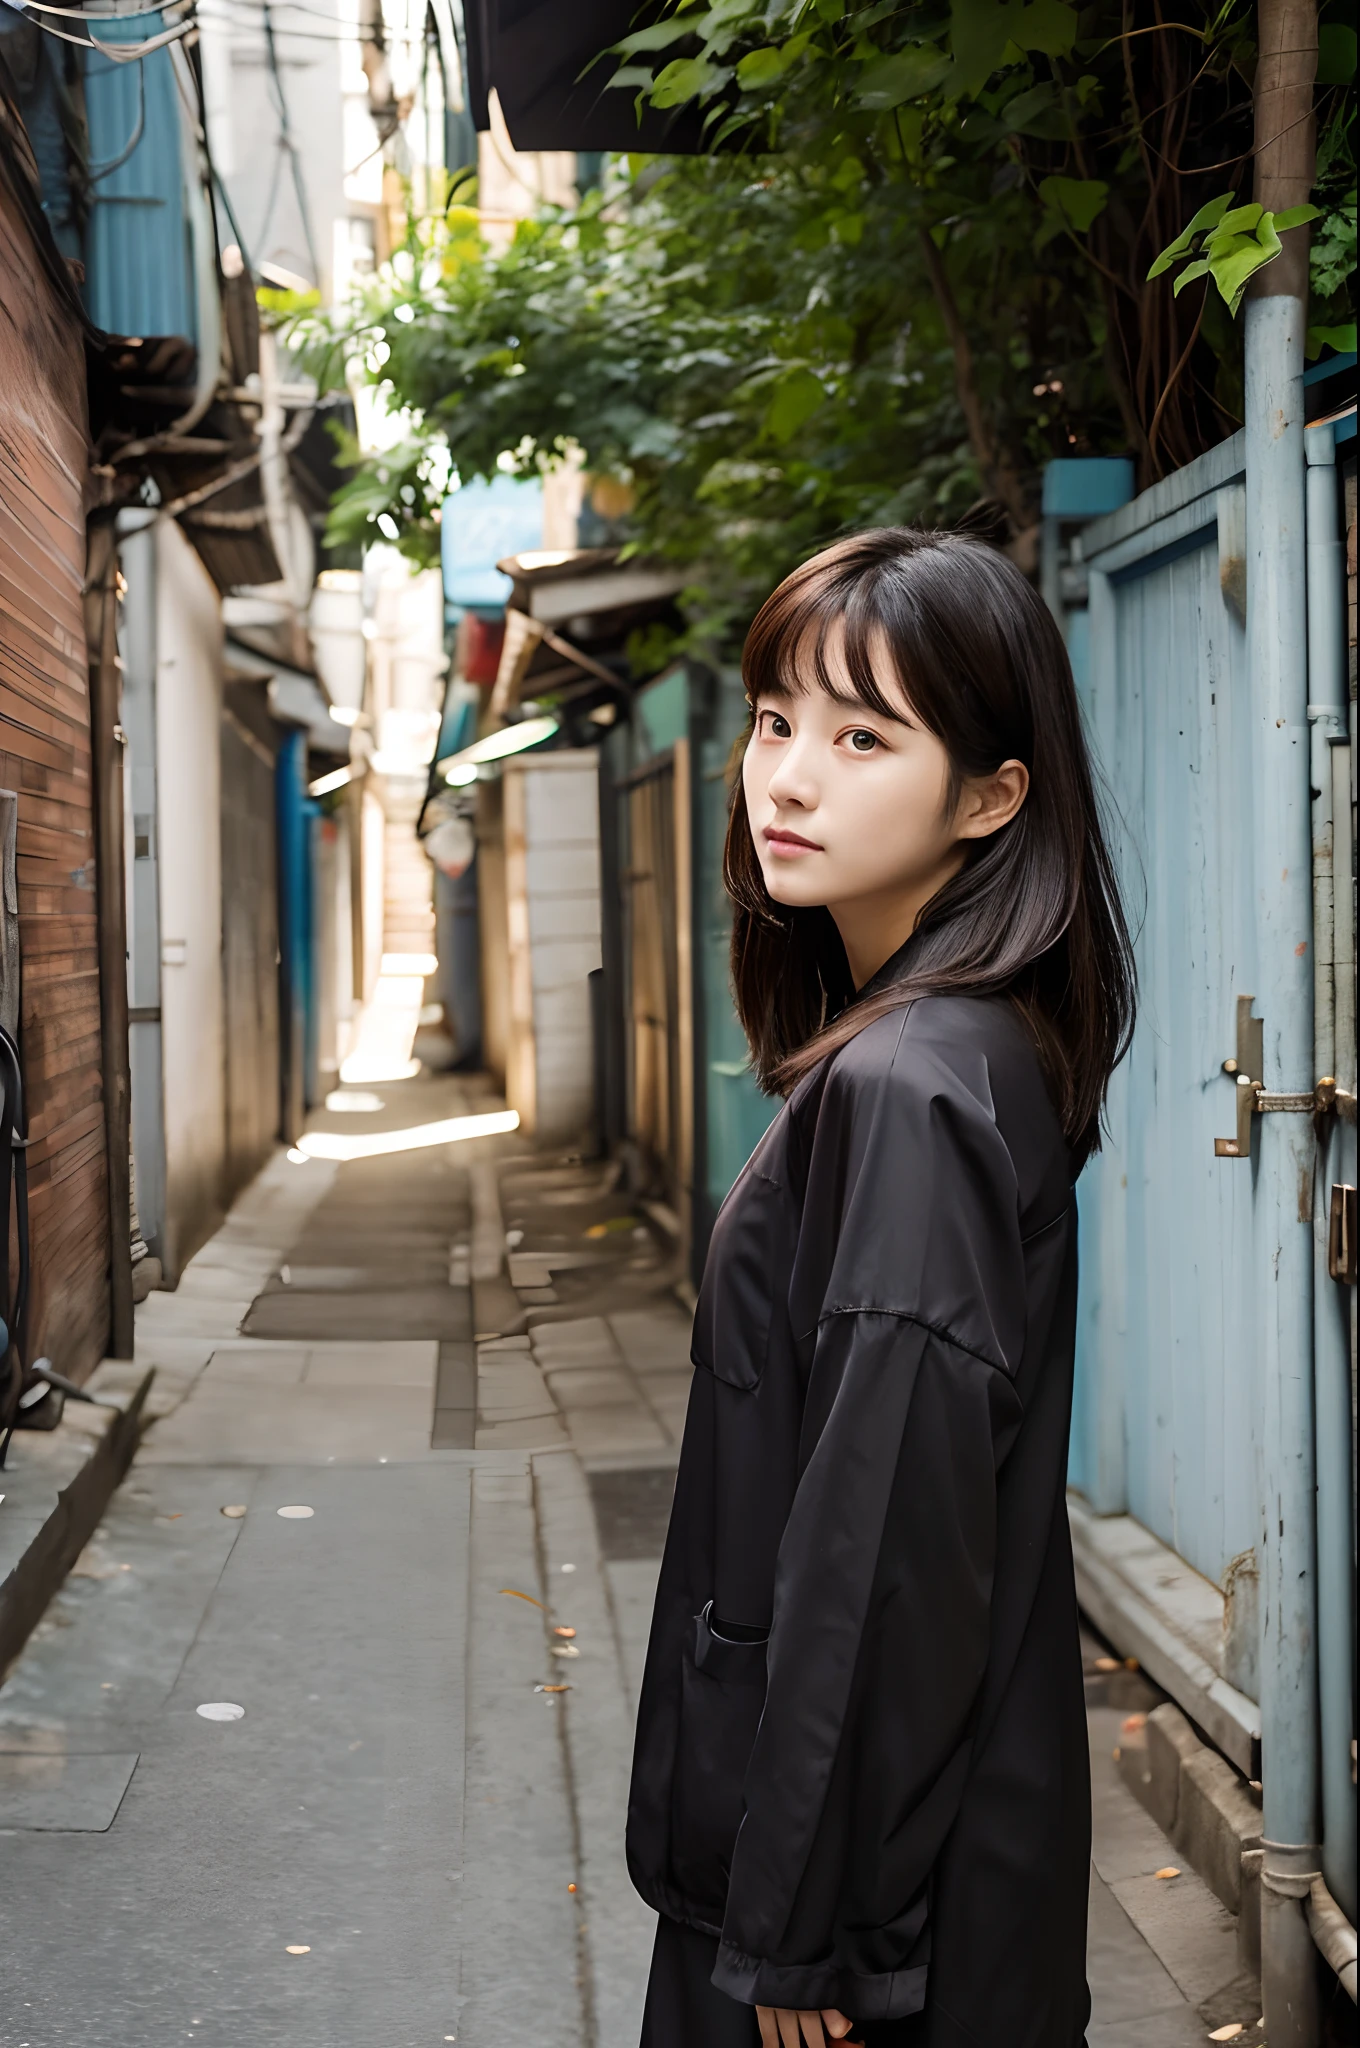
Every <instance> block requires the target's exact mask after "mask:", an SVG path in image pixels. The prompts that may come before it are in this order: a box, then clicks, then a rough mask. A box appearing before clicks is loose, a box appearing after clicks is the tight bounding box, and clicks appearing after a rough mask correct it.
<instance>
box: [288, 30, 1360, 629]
mask: <svg viewBox="0 0 1360 2048" xmlns="http://www.w3.org/2000/svg"><path fill="white" fill-rule="evenodd" d="M1339 11H1340V10H1339V6H1338V5H1337V4H1336V0H1329V4H1328V6H1327V7H1325V8H1324V15H1325V17H1326V18H1325V19H1324V24H1323V65H1324V68H1323V72H1322V74H1321V75H1322V76H1323V78H1324V80H1327V79H1330V78H1331V77H1332V75H1333V73H1334V72H1335V71H1337V70H1338V68H1344V66H1345V64H1346V63H1347V62H1348V61H1349V62H1350V63H1351V65H1352V68H1353V61H1354V57H1353V37H1352V41H1351V43H1349V44H1347V43H1346V41H1345V37H1344V35H1337V34H1334V33H1333V32H1332V31H1333V29H1335V28H1339V27H1341V26H1343V25H1342V24H1340V23H1339V22H1334V21H1332V20H1331V18H1330V17H1331V14H1332V13H1334V12H1335V13H1339ZM1139 21H1140V26H1139V28H1138V29H1137V30H1136V31H1130V30H1129V29H1128V27H1127V21H1126V10H1125V8H1124V7H1123V5H1122V4H1116V0H1088V4H1086V5H1084V6H1082V7H1080V8H1078V7H1077V6H1075V5H1070V4H1068V0H712V4H705V0H677V4H675V5H674V6H673V8H672V9H671V10H670V11H668V12H666V13H665V14H663V15H662V17H661V19H660V20H655V21H652V22H650V23H649V24H648V25H647V26H646V27H644V28H641V29H638V30H637V31H636V32H635V33H633V34H632V35H630V36H628V37H626V38H625V39H624V40H623V42H622V43H621V44H620V45H619V47H618V50H617V52H616V57H617V68H616V70H615V73H614V76H613V79H612V80H611V84H612V86H613V87H614V89H616V90H619V91H623V92H626V93H628V94H630V95H632V96H633V97H635V98H636V97H649V98H650V99H651V100H652V101H654V102H655V103H656V104H657V105H659V106H664V107H670V106H677V105H680V104H683V103H686V102H696V103H697V104H698V105H699V106H700V108H701V109H702V111H703V114H704V117H705V120H706V121H707V123H708V130H707V132H708V134H709V136H710V138H711V140H712V143H713V145H714V148H715V154H714V155H712V156H710V157H705V158H694V159H682V160H670V159H645V158H640V157H639V158H628V159H618V160H615V161H614V163H613V166H612V169H611V170H610V172H609V173H608V175H607V177H606V181H605V196H602V195H600V194H592V195H591V196H590V197H588V198H587V199H586V200H585V201H584V202H583V204H582V206H581V208H580V209H579V211H577V212H576V213H574V214H571V215H566V214H558V213H555V212H552V211H547V212H545V213H543V214H542V215H541V216H540V217H538V218H536V219H533V220H528V221H524V222H521V223H520V224H519V225H518V226H517V227H516V229H515V232H514V235H513V238H512V239H511V240H510V242H509V243H508V245H507V246H504V247H503V248H498V249H495V250H493V249H491V248H488V247H487V246H485V245H484V244H483V242H482V240H481V237H480V234H479V232H478V223H477V216H476V213H475V211H474V209H473V208H472V206H471V205H470V204H469V203H468V202H469V200H470V197H471V194H470V192H469V191H468V189H467V188H463V189H462V190H461V191H460V192H459V193H458V194H456V195H455V196H454V202H453V203H452V204H451V205H450V206H449V208H448V209H447V211H446V212H445V213H443V214H441V215H439V216H438V217H437V218H435V219H434V220H432V221H428V222H423V223H417V222H412V224H411V228H410V233H409V236H408V240H407V245H406V247H405V248H404V249H402V250H401V251H399V252H398V255H397V257H396V258H395V259H394V261H393V263H392V264H391V265H389V266H386V267H385V268H384V271H383V273H382V274H381V276H379V277H378V278H377V279H375V280H372V281H370V282H369V283H368V284H366V285H365V286H364V288H363V290H362V292H361V293H360V295H359V296H358V298H357V299H356V301H355V303H354V304H353V305H352V306H351V307H349V308H346V309H343V310H342V312H341V313H340V314H338V315H336V316H334V317H332V318H323V317H322V316H321V315H320V314H318V313H317V312H316V311H315V310H309V309H307V308H306V307H302V306H298V307H295V308H293V309H292V315H291V319H290V324H289V328H288V333H289V339H290V344H291V345H292V346H293V347H294V348H295V350H298V351H300V352H301V353H302V354H303V356H304V357H305V359H306V362H307V364H308V366H309V367H311V368H312V369H313V371H314V372H315V373H316V374H317V375H318V376H319V377H320V378H321V379H322V381H323V382H327V383H332V384H333V383H338V382H341V381H345V380H348V381H349V382H350V383H351V384H354V385H366V386H368V387H369V390H370V392H371V394H372V395H373V397H374V398H375V399H376V401H377V403H378V405H379V406H380V407H381V406H386V408H387V409H388V412H389V413H390V414H391V415H393V416H394V420H395V422H396V424H394V425H393V427H392V433H393V435H394V437H395V438H396V441H397V445H395V446H393V447H389V448H387V449H386V450H385V451H383V452H382V453H381V454H371V455H369V456H367V457H365V458H363V459H362V460H359V461H357V462H356V467H355V470H354V475H353V478H352V481H351V482H350V483H349V484H348V485H347V486H346V488H345V490H344V491H343V492H342V493H341V494H340V497H339V499H338V500H337V503H336V507H335V512H334V518H333V521H332V534H333V536H334V537H335V538H336V539H341V538H344V539H347V540H350V541H352V540H353V539H355V538H356V537H364V536H367V537H368V538H370V539H371V538H372V537H373V534H374V531H375V529H377V530H380V531H383V532H384V533H387V532H388V531H389V528H390V529H391V530H392V531H395V533H396V534H397V536H398V545H400V546H401V547H402V548H403V549H404V550H405V551H406V552H407V553H408V554H410V555H411V556H412V557H413V558H414V559H416V560H418V561H429V560H433V559H434V555H435V552H436V549H437V542H438V520H439V510H440V498H441V496H442V494H443V490H444V479H445V477H446V475H447V473H448V472H449V471H450V470H452V471H455V472H456V473H457V474H458V475H459V476H460V477H462V478H465V479H467V478H471V477H475V476H490V475H493V474H495V473H496V472H497V471H504V470H507V469H508V470H511V471H514V472H517V473H520V474H533V473H535V472H537V471H542V470H545V469H549V468H551V467H553V466H554V465H555V464H558V463H561V462H563V461H566V460H568V459H571V460H576V459H578V458H579V459H580V460H582V461H583V462H584V465H585V467H586V468H587V470H588V471H589V472H591V474H592V475H593V476H595V477H597V478H602V479H615V480H617V481H618V482H619V483H620V484H622V485H625V486H626V487H627V491H626V493H624V494H618V493H616V494H615V495H616V496H620V495H622V496H626V498H627V499H628V501H629V502H630V503H631V507H632V509H631V511H630V512H629V513H628V514H627V516H626V518H624V519H623V520H622V521H621V522H616V524H615V525H614V527H613V528H612V532H613V534H614V537H615V538H617V539H619V540H620V541H622V542H624V543H626V544H627V546H628V547H629V548H631V549H645V550H647V551H650V552H653V553H657V554H660V555H663V556H666V557H669V558H671V559H673V560H676V561H679V562H682V563H684V564H685V565H686V566H687V567H688V568H689V569H691V570H692V572H693V574H692V581H691V586H690V588H689V590H688V592H687V594H686V599H685V603H686V606H687V609H688V611H689V614H690V617H691V620H692V624H693V631H694V634H695V635H696V636H697V637H699V638H702V639H705V640H707V641H708V642H709V643H717V644H718V645H720V646H730V644H731V643H732V642H733V641H734V640H735V639H737V638H739V636H740V633H741V631H742V629H743V627H744V624H745V621H746V620H747V619H748V618H749V616H750V612H751V609H752V607H753V606H754V604H755V603H756V602H757V601H758V600H759V598H760V597H761V596H763V594H764V593H765V592H766V591H767V590H768V589H769V588H770V586H771V584H772V583H773V582H774V581H775V580H776V579H777V577H778V576H779V575H780V574H781V573H783V571H785V570H786V569H787V568H788V567H790V566H791V565H792V564H793V563H794V562H796V561H797V560H799V559H801V558H802V557H803V556H804V555H805V554H807V553H808V552H809V551H810V550H812V549H813V548H815V547H816V546H818V545H820V544H822V543H824V542H825V541H826V540H828V539H830V538H832V537H833V536H834V535H835V534H837V533H839V532H841V531H844V530H846V529H849V528H852V527H857V526H864V525H868V524H874V523H887V522H891V521H900V520H923V521H927V522H932V523H942V522H949V521H952V520H956V519H958V518H959V517H961V516H962V515H963V514H964V513H965V512H967V511H968V510H969V509H970V507H972V506H974V505H975V504H976V502H977V500H978V499H979V498H987V499H990V500H992V501H993V502H994V504H995V503H997V502H999V503H1000V504H1001V505H1002V506H1003V507H1004V509H1005V513H1006V516H1007V518H1008V519H1009V522H1010V525H1011V528H1012V530H1013V531H1014V532H1016V533H1019V532H1022V531H1023V530H1024V529H1025V528H1027V527H1028V526H1030V525H1031V524H1032V522H1033V521H1034V519H1035V518H1036V517H1037V505H1038V487H1039V478H1040V472H1041V470H1042V467H1043V465H1044V463H1045V462H1047V461H1048V460H1049V459H1051V458H1052V457H1053V456H1055V455H1069V454H1076V455H1082V454H1106V453H1123V452H1127V451H1129V450H1132V451H1133V452H1134V454H1135V456H1136V458H1137V460H1138V464H1139V469H1140V475H1141V477H1142V480H1143V481H1144V482H1146V481H1149V480H1151V478H1152V477H1153V476H1155V475H1157V474H1159V473H1162V472H1163V471H1164V470H1165V469H1167V468H1169V467H1172V466H1174V465H1175V464H1177V463H1179V462H1183V461H1186V460H1189V459H1190V458H1191V457H1193V456H1194V455H1196V454H1198V453H1199V452H1200V451H1201V449H1202V448H1204V447H1206V446H1209V445H1211V444H1212V443H1213V442H1214V441H1216V440H1218V439H1220V438H1221V437H1222V436H1223V434H1225V433H1228V432H1231V431H1232V429H1233V428H1234V427H1235V426H1236V425H1237V424H1238V423H1239V420H1240V406H1241V378H1240V339H1239V330H1238V328H1237V327H1236V325H1235V324H1234V321H1233V319H1232V317H1231V311H1232V309H1234V308H1235V306H1236V304H1237V303H1238V302H1239V301H1240V297H1241V292H1242V290H1243V289H1244V288H1245V285H1246V283H1247V281H1248V280H1249V278H1250V276H1251V275H1252V274H1254V272H1255V271H1256V270H1257V269H1259V268H1260V267H1261V265H1262V264H1263V263H1266V262H1268V261H1270V260H1271V259H1272V257H1273V255H1274V254H1275V253H1276V252H1277V251H1278V247H1279V236H1280V233H1281V232H1288V231H1289V229H1290V226H1291V223H1292V222H1293V221H1295V220H1301V219H1302V218H1303V215H1304V214H1305V213H1306V214H1307V216H1308V217H1309V218H1310V219H1313V220H1314V221H1315V226H1316V232H1315V234H1314V236H1313V240H1312V248H1311V264H1312V281H1313V293H1314V305H1313V309H1312V318H1313V320H1314V322H1315V327H1316V329H1317V332H1318V333H1319V334H1320V335H1321V336H1322V337H1323V339H1322V340H1321V341H1320V342H1319V346H1322V345H1326V344H1327V343H1328V342H1330V344H1331V345H1332V346H1338V345H1339V344H1338V343H1337V342H1336V341H1335V339H1334V338H1333V337H1335V336H1336V335H1337V334H1341V333H1343V332H1344V331H1345V328H1346V323H1347V321H1348V319H1349V318H1350V317H1351V315H1350V309H1349V304H1348V300H1347V296H1346V294H1347V290H1348V280H1349V278H1350V276H1351V274H1352V272H1353V265H1354V220H1355V167H1354V152H1353V146H1352V121H1353V114H1352V111H1351V107H1350V101H1349V96H1348V95H1347V94H1346V93H1345V91H1344V90H1342V89H1341V87H1340V85H1339V84H1326V83H1324V86H1323V87H1322V89H1321V93H1320V98H1319V154H1318V187H1317V192H1316V200H1317V205H1316V208H1308V209H1303V210H1302V211H1301V212H1299V211H1296V213H1295V214H1294V215H1280V216H1276V217H1271V216H1269V215H1265V214H1262V213H1261V211H1260V209H1257V208H1253V207H1251V206H1242V207H1234V205H1233V201H1232V195H1219V196H1217V197H1215V192H1216V188H1217V185H1218V183H1219V180H1220V178H1221V175H1222V173H1221V169H1220V168H1217V167H1219V166H1221V165H1222V163H1223V162H1224V161H1229V162H1232V161H1238V160H1243V159H1245V158H1246V157H1247V155H1248V154H1249V152H1250V147H1251V133H1252V108H1251V78H1252V75H1253V72H1254V67H1255V49H1254V44H1253V35H1254V10H1253V9H1252V7H1251V6H1250V0H1214V5H1213V6H1212V7H1210V8H1207V9H1204V10H1198V9H1196V10H1186V18H1185V19H1177V18H1165V17H1163V16H1159V17H1158V19H1157V21H1156V22H1154V23H1146V22H1144V21H1143V18H1142V16H1141V15H1140V17H1139ZM602 75H603V67H602ZM1199 166H1203V168H1202V169H1201V168H1199ZM1187 213H1188V214H1190V215H1191V220H1190V225H1189V226H1188V227H1185V228H1182V226H1181V223H1182V222H1183V221H1184V220H1185V218H1186V215H1187ZM1348 232H1349V240H1348V238H1347V237H1348ZM1159 252H1160V253H1159ZM1171 271H1174V272H1176V277H1175V284H1176V292H1175V293H1174V294H1173V292H1171V291H1168V290H1167V288H1166V283H1165V281H1164V280H1165V278H1166V274H1167V273H1168V272H1171ZM1196 275H1198V276H1201V277H1207V278H1212V279H1213V281H1214V283H1215V286H1216V290H1215V292H1214V293H1213V294H1210V295H1209V296H1208V298H1207V300H1206V299H1205V297H1204V295H1203V294H1202V293H1190V294H1189V295H1188V296H1187V297H1184V298H1182V297H1181V296H1180V295H1179V294H1180V291H1181V288H1182V287H1183V285H1184V284H1185V283H1186V282H1187V281H1189V280H1190V279H1191V278H1193V277H1194V276H1196ZM354 452H355V453H356V455H357V451H354ZM384 522H385V523H384ZM653 651H654V650H653Z"/></svg>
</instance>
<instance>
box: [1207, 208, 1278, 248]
mask: <svg viewBox="0 0 1360 2048" xmlns="http://www.w3.org/2000/svg"><path fill="white" fill-rule="evenodd" d="M1265 217H1266V210H1265V208H1264V206H1257V205H1256V203H1255V201H1253V202H1252V204H1251V205H1250V206H1234V207H1233V209H1232V211H1231V212H1230V213H1225V214H1224V216H1223V218H1222V220H1221V221H1220V222H1219V223H1218V226H1217V227H1216V228H1215V229H1214V234H1213V235H1211V236H1210V238H1209V239H1210V240H1211V241H1212V240H1213V239H1214V236H1215V235H1241V234H1251V233H1252V232H1253V231H1254V230H1255V229H1256V228H1257V227H1259V226H1260V224H1261V222H1262V221H1263V220H1264V219H1265Z"/></svg>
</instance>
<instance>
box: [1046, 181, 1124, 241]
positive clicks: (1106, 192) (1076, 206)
mask: <svg viewBox="0 0 1360 2048" xmlns="http://www.w3.org/2000/svg"><path fill="white" fill-rule="evenodd" d="M1109 196H1110V188H1109V186H1108V185H1107V184H1105V183H1104V181H1103V180H1102V179H1100V178H1044V179H1042V180H1041V181H1040V184H1039V197H1040V198H1041V199H1042V200H1043V202H1044V205H1045V206H1046V207H1048V209H1049V211H1050V212H1051V213H1056V214H1059V215H1060V216H1061V217H1062V219H1063V220H1065V221H1066V222H1067V224H1068V225H1069V227H1073V228H1075V229H1076V231H1077V233H1078V234H1079V235H1084V234H1086V233H1087V232H1088V231H1089V229H1090V226H1091V223H1092V221H1094V220H1095V219H1096V218H1097V217H1098V216H1099V215H1100V214H1101V213H1103V212H1104V210H1105V202H1106V200H1107V199H1108V198H1109Z"/></svg>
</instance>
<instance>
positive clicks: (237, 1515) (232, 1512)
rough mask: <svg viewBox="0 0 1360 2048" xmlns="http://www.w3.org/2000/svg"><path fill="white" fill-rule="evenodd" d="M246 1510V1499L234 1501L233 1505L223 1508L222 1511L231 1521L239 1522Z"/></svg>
mask: <svg viewBox="0 0 1360 2048" xmlns="http://www.w3.org/2000/svg"><path fill="white" fill-rule="evenodd" d="M245 1511H246V1509H245V1502H244V1501H237V1502H236V1503H234V1505H233V1506H231V1507H229V1508H223V1509H222V1513H223V1514H224V1515H225V1516H226V1518H227V1520H228V1521H229V1522H239V1521H240V1519H241V1517H242V1515H243V1514H244V1513H245Z"/></svg>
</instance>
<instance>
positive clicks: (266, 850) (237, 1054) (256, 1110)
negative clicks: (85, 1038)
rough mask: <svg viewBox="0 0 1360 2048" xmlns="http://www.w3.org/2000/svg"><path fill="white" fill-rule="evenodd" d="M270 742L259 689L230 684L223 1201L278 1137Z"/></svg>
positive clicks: (225, 763)
mask: <svg viewBox="0 0 1360 2048" xmlns="http://www.w3.org/2000/svg"><path fill="white" fill-rule="evenodd" d="M275 739H276V731H275V727H274V721H273V719H272V718H271V717H270V714H269V704H268V699H267V698H266V696H265V692H264V690H263V688H262V687H261V686H260V685H259V684H258V683H228V684H227V686H226V689H225V691H224V701H223V705H222V1000H223V1004H224V1006H225V1020H224V1021H225V1028H224V1034H223V1060H224V1087H225V1104H224V1114H225V1118H226V1132H225V1158H224V1163H223V1178H222V1197H223V1200H224V1201H229V1200H230V1199H231V1197H232V1196H233V1195H234V1194H235V1193H236V1191H237V1190H238V1189H239V1188H242V1187H244V1185H245V1183H246V1182H247V1181H248V1180H249V1179H250V1178H251V1177H252V1175H254V1174H255V1173H256V1172H258V1170H259V1168H260V1167H261V1166H263V1164H264V1162H265V1160H266V1159H267V1158H268V1157H269V1155H270V1153H271V1151H272V1150H273V1148H274V1145H275V1144H276V1143H277V1141H278V1135H279V899H278V866H277V854H276V841H275V821H274V810H275V796H274V742H275Z"/></svg>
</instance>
